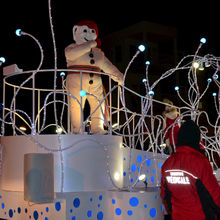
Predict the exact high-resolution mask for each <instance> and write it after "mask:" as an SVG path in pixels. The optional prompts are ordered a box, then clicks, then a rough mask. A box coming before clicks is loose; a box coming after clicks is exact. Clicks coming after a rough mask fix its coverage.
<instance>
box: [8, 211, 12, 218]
mask: <svg viewBox="0 0 220 220" xmlns="http://www.w3.org/2000/svg"><path fill="white" fill-rule="evenodd" d="M8 215H9V217H10V218H12V217H13V210H12V209H10V210H9V211H8Z"/></svg>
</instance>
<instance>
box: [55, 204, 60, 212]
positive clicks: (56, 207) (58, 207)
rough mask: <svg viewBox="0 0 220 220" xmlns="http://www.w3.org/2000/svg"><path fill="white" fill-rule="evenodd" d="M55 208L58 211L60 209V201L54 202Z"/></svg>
mask: <svg viewBox="0 0 220 220" xmlns="http://www.w3.org/2000/svg"><path fill="white" fill-rule="evenodd" d="M55 209H56V210H57V211H58V212H59V211H60V209H61V204H60V202H56V203H55Z"/></svg>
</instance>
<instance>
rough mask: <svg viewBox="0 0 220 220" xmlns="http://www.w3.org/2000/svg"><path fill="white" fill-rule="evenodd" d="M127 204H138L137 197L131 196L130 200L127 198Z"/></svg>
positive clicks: (134, 205)
mask: <svg viewBox="0 0 220 220" xmlns="http://www.w3.org/2000/svg"><path fill="white" fill-rule="evenodd" d="M129 204H130V205H131V206H132V207H136V206H138V204H139V200H138V198H136V197H131V198H130V200H129Z"/></svg>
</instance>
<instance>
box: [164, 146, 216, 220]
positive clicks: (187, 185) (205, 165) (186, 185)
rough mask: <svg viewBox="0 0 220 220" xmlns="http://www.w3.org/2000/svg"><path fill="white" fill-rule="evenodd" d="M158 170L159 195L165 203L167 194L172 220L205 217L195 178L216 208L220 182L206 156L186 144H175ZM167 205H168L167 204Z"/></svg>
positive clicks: (196, 219)
mask: <svg viewBox="0 0 220 220" xmlns="http://www.w3.org/2000/svg"><path fill="white" fill-rule="evenodd" d="M161 174H162V178H161V196H162V198H163V199H164V200H165V203H167V201H169V198H170V202H171V205H172V211H171V215H172V218H173V220H186V219H187V220H205V219H206V216H205V212H204V205H203V206H202V203H201V195H200V191H198V185H197V184H198V182H200V183H202V185H203V186H204V187H205V189H207V190H208V194H209V195H210V196H211V197H212V199H213V201H214V203H215V205H217V206H216V207H217V208H219V207H218V206H220V186H219V184H218V182H217V179H216V177H215V176H214V175H213V171H212V168H211V165H210V163H209V161H208V159H207V158H206V157H205V156H204V155H202V154H201V153H200V152H198V151H197V150H195V149H193V148H191V147H189V146H179V147H177V148H176V152H175V153H174V154H173V155H171V156H170V157H169V158H168V159H167V160H166V161H165V163H164V164H163V166H162V169H161ZM200 180H201V181H200ZM203 191H204V190H203ZM167 198H168V200H167ZM205 202H207V201H205ZM203 204H204V203H203ZM167 205H168V206H169V207H170V204H167Z"/></svg>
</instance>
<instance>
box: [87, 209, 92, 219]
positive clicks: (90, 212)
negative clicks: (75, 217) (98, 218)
mask: <svg viewBox="0 0 220 220" xmlns="http://www.w3.org/2000/svg"><path fill="white" fill-rule="evenodd" d="M87 216H88V218H91V217H92V210H89V211H88V212H87Z"/></svg>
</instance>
